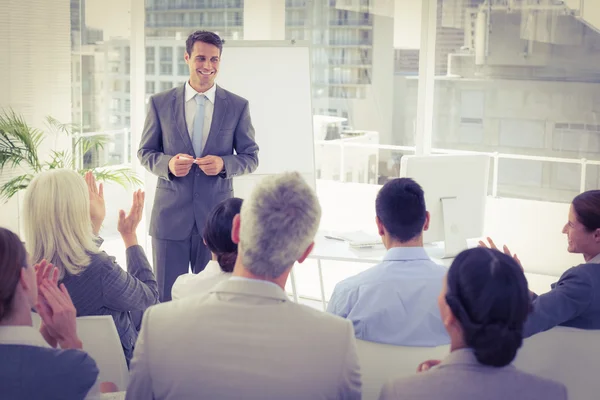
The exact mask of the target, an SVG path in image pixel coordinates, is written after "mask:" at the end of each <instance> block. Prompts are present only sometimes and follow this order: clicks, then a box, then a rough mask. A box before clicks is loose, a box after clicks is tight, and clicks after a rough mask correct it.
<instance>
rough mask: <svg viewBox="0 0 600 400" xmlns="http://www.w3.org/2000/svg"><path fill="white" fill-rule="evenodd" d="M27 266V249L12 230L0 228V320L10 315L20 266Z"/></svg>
mask: <svg viewBox="0 0 600 400" xmlns="http://www.w3.org/2000/svg"><path fill="white" fill-rule="evenodd" d="M25 267H27V251H26V250H25V246H24V245H23V242H21V240H20V239H19V237H18V236H17V235H16V234H14V233H13V232H11V231H9V230H8V229H6V228H0V321H2V320H3V319H4V318H5V317H7V316H8V315H10V313H11V312H12V310H11V306H12V302H13V298H14V297H15V293H16V291H17V284H18V283H19V278H20V277H21V268H25Z"/></svg>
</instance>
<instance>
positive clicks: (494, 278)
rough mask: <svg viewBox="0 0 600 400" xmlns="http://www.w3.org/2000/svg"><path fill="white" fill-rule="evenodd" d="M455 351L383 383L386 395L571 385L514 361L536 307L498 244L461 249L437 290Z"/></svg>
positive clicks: (516, 399)
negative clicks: (492, 247) (527, 370)
mask: <svg viewBox="0 0 600 400" xmlns="http://www.w3.org/2000/svg"><path fill="white" fill-rule="evenodd" d="M438 305H439V309H440V314H441V316H442V321H443V323H444V326H445V327H446V330H447V331H448V335H449V336H450V354H449V355H448V356H447V357H446V358H445V359H444V360H443V361H439V360H429V361H426V362H424V363H422V364H421V365H419V367H418V371H419V373H418V374H417V375H415V376H412V377H408V378H404V379H399V380H397V381H395V382H390V383H388V384H387V385H385V386H384V388H383V390H382V392H381V397H380V399H381V400H401V399H447V400H459V399H487V400H504V399H511V400H531V399H546V400H566V399H567V390H566V388H565V387H564V386H563V385H562V384H560V383H557V382H553V381H550V380H547V379H543V378H539V377H537V376H534V375H530V374H527V373H525V372H522V371H519V370H517V369H516V368H515V367H514V366H512V365H510V364H511V362H512V361H513V359H514V358H515V356H516V354H517V350H518V349H519V347H521V344H522V342H523V325H524V323H525V319H526V318H527V314H528V313H529V309H530V300H529V295H528V289H527V280H526V279H525V275H524V274H523V271H521V268H520V266H519V265H518V264H517V263H516V262H515V261H514V260H513V259H512V258H511V257H509V256H507V255H506V254H502V253H501V252H499V251H497V250H490V249H484V248H475V249H470V250H466V251H463V252H462V253H460V254H459V255H458V256H457V257H456V259H455V260H454V262H453V263H452V265H451V266H450V269H449V270H448V274H447V276H446V282H445V284H444V288H443V289H442V292H441V293H440V296H439V298H438Z"/></svg>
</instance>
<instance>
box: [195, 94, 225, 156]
mask: <svg viewBox="0 0 600 400" xmlns="http://www.w3.org/2000/svg"><path fill="white" fill-rule="evenodd" d="M227 106H228V101H227V93H225V91H224V90H223V89H221V87H220V86H219V85H217V90H216V93H215V106H214V109H213V117H212V123H211V124H210V131H209V133H208V138H207V139H206V145H205V146H204V149H202V155H201V157H204V156H205V155H207V154H210V153H208V152H207V150H210V148H211V145H212V142H214V141H215V138H216V136H217V135H218V134H219V132H220V131H221V125H223V121H224V120H225V114H227Z"/></svg>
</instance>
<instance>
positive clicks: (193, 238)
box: [138, 31, 258, 301]
mask: <svg viewBox="0 0 600 400" xmlns="http://www.w3.org/2000/svg"><path fill="white" fill-rule="evenodd" d="M222 50H223V42H222V41H221V38H220V37H219V36H218V35H216V34H215V33H212V32H207V31H196V32H194V33H192V34H191V35H190V36H189V37H188V39H187V41H186V52H185V55H184V59H185V62H186V63H187V65H188V67H189V69H190V79H189V81H187V82H186V83H185V85H183V86H180V87H176V88H173V89H170V90H167V91H165V92H162V93H158V94H156V95H154V96H152V97H151V98H150V103H149V105H148V116H147V117H146V123H145V125H144V132H143V134H142V140H141V142H140V148H139V150H138V158H139V160H140V162H141V163H142V165H143V166H144V167H146V168H147V169H148V170H149V171H150V172H152V173H153V174H155V175H156V176H158V178H159V179H158V183H157V185H156V195H155V198H154V206H153V208H152V216H151V218H150V236H152V248H153V259H154V269H155V272H156V278H157V282H158V287H159V292H160V299H161V301H168V300H171V287H172V286H173V283H174V282H175V279H177V277H178V276H179V275H181V274H185V273H187V272H188V268H189V266H190V264H191V266H192V271H193V272H194V273H198V272H200V271H202V270H203V269H204V267H205V265H206V263H207V262H208V261H209V260H210V257H211V254H210V251H209V250H208V249H207V248H206V246H205V245H204V243H203V240H202V229H203V227H204V223H205V220H206V216H207V214H208V213H209V212H210V211H211V209H212V208H213V207H214V206H215V205H216V204H218V203H219V202H220V201H222V200H224V199H227V198H229V197H232V196H233V189H232V184H231V178H233V177H234V176H239V175H243V174H247V173H251V172H253V171H254V170H255V169H256V167H257V166H258V146H257V144H256V142H255V140H254V128H253V127H252V122H251V119H250V111H249V109H248V101H247V100H246V99H244V98H242V97H240V96H237V95H235V94H233V93H231V92H229V91H227V90H225V89H223V88H221V87H220V86H218V85H216V84H215V78H216V77H217V73H218V72H219V64H220V62H221V53H222ZM234 151H235V154H234Z"/></svg>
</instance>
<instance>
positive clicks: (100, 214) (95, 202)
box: [85, 171, 106, 235]
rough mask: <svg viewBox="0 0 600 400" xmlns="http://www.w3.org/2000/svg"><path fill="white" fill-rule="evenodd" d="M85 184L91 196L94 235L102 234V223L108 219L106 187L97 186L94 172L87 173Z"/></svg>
mask: <svg viewBox="0 0 600 400" xmlns="http://www.w3.org/2000/svg"><path fill="white" fill-rule="evenodd" d="M85 183H86V184H87V187H88V192H89V195H90V218H91V220H92V227H93V230H94V234H95V235H98V233H100V228H101V227H102V222H103V221H104V217H106V205H105V204H104V186H103V185H102V184H100V185H96V178H94V174H93V173H92V171H88V172H86V173H85Z"/></svg>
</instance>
